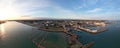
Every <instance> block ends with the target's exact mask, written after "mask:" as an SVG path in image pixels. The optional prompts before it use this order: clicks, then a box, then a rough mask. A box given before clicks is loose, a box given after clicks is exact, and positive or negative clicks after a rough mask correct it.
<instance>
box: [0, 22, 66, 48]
mask: <svg viewBox="0 0 120 48" xmlns="http://www.w3.org/2000/svg"><path fill="white" fill-rule="evenodd" d="M42 40H44V42H43V41H42ZM36 43H40V44H41V45H42V46H45V48H67V47H68V45H67V42H66V35H65V34H64V33H57V32H54V33H53V32H45V31H40V30H38V29H36V28H35V27H31V26H28V25H25V24H22V23H18V22H14V21H11V22H7V23H4V24H1V25H0V48H38V47H37V45H35V44H36Z"/></svg>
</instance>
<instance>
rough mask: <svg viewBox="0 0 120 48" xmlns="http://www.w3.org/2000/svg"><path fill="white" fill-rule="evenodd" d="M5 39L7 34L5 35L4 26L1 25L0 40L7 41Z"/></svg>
mask: <svg viewBox="0 0 120 48" xmlns="http://www.w3.org/2000/svg"><path fill="white" fill-rule="evenodd" d="M5 37H6V33H5V28H4V24H1V25H0V39H1V40H5Z"/></svg>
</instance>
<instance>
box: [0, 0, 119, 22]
mask: <svg viewBox="0 0 120 48" xmlns="http://www.w3.org/2000/svg"><path fill="white" fill-rule="evenodd" d="M119 3H120V0H0V16H3V17H1V19H2V18H8V17H9V18H10V17H19V16H31V17H46V18H63V19H64V18H65V19H103V20H119V19H120V5H119Z"/></svg>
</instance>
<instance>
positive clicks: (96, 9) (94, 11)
mask: <svg viewBox="0 0 120 48" xmlns="http://www.w3.org/2000/svg"><path fill="white" fill-rule="evenodd" d="M102 10H103V9H102V8H95V9H92V10H88V12H89V13H96V12H100V11H102Z"/></svg>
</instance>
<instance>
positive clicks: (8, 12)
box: [0, 6, 19, 20]
mask: <svg viewBox="0 0 120 48" xmlns="http://www.w3.org/2000/svg"><path fill="white" fill-rule="evenodd" d="M18 15H19V12H18V11H17V10H16V8H14V7H12V6H0V20H7V19H9V18H11V17H14V16H18Z"/></svg>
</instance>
